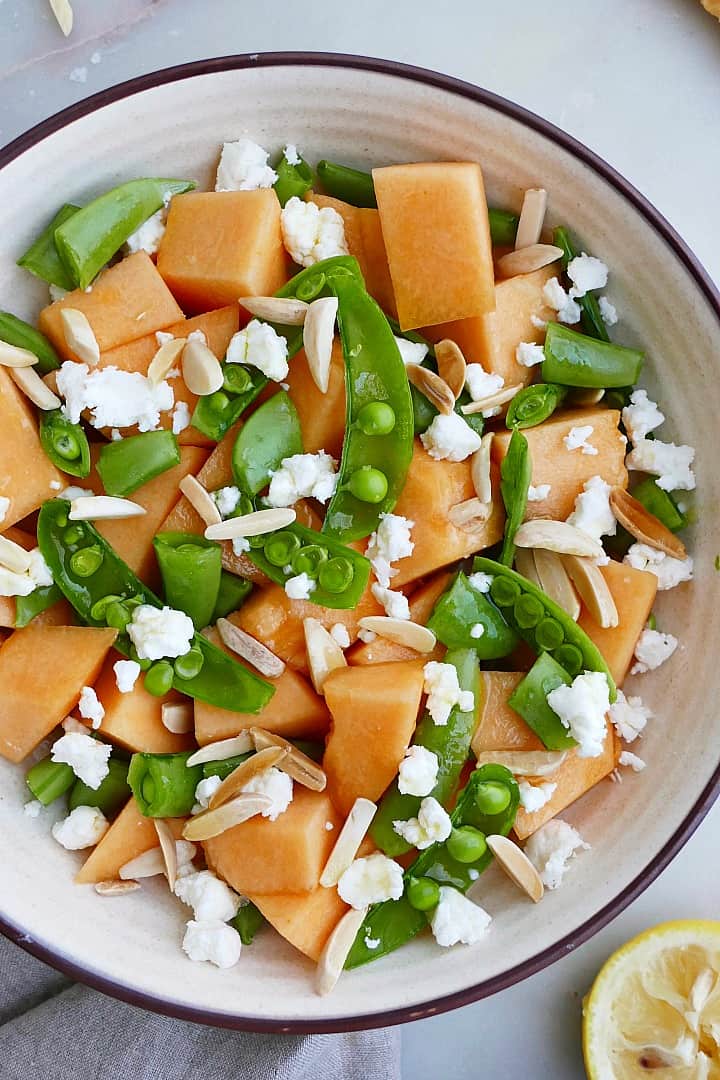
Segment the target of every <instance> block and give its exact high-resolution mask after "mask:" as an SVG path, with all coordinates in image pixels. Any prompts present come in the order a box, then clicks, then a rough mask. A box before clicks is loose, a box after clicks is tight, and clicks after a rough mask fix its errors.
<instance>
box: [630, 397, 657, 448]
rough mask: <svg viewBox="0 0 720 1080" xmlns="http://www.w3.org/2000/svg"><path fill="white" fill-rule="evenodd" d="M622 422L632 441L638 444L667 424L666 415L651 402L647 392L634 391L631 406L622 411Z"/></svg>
mask: <svg viewBox="0 0 720 1080" xmlns="http://www.w3.org/2000/svg"><path fill="white" fill-rule="evenodd" d="M622 422H623V425H624V427H625V430H626V431H627V433H628V435H629V437H630V439H631V441H632V442H634V443H636V442H640V440H641V439H644V438H645V436H646V435H647V434H649V432H651V431H654V430H655V428H658V427H660V425H661V424H663V423H664V422H665V414H664V413H662V412H660V409H659V408H658V407H657V405H656V404H655V402H654V401H651V400H650V398H649V397H648V395H647V390H633V392H632V394H631V395H630V404H629V405H626V406H625V408H624V409H623V411H622Z"/></svg>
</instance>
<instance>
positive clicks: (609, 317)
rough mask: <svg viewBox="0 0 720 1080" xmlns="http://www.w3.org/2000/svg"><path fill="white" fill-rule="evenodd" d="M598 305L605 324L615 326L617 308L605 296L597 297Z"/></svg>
mask: <svg viewBox="0 0 720 1080" xmlns="http://www.w3.org/2000/svg"><path fill="white" fill-rule="evenodd" d="M598 307H599V308H600V314H601V315H602V319H603V322H604V323H605V325H606V326H615V324H616V322H617V321H618V313H617V308H616V307H615V305H614V304H611V303H610V301H609V300H608V298H607V296H599V297H598Z"/></svg>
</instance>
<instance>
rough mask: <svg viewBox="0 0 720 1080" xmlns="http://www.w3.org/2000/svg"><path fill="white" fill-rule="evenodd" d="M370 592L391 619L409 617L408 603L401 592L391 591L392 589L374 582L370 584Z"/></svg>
mask: <svg viewBox="0 0 720 1080" xmlns="http://www.w3.org/2000/svg"><path fill="white" fill-rule="evenodd" d="M372 594H373V596H374V597H375V599H376V600H377V602H378V604H382V606H383V607H384V608H385V614H386V615H389V616H390V618H391V619H409V618H410V605H409V604H408V601H407V597H406V596H404V595H403V593H401V592H393V590H392V589H385V588H383V586H382V585H378V584H375V585H373V586H372Z"/></svg>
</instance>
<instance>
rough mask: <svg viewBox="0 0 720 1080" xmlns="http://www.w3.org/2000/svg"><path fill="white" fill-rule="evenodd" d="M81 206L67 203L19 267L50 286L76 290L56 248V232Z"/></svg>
mask: <svg viewBox="0 0 720 1080" xmlns="http://www.w3.org/2000/svg"><path fill="white" fill-rule="evenodd" d="M79 209H80V207H79V206H73V205H72V203H66V204H65V205H64V206H61V207H60V209H59V210H58V212H57V214H56V215H55V217H54V218H53V219H52V221H51V222H50V224H49V225H47V226H46V227H45V228H44V229H43V231H42V232H41V233H40V235H39V236H38V238H37V240H35V241H34V242H33V243H32V244H31V245H30V247H29V248H28V249H27V251H26V252H25V254H24V255H21V256H20V258H19V259H18V261H17V264H18V266H22V267H23V269H24V270H29V271H30V273H31V274H34V275H35V277H39V278H41V279H42V281H47V283H48V285H57V286H58V287H59V288H61V289H67V290H68V291H69V290H70V289H74V288H75V280H74V278H73V277H72V276H71V275H70V273H69V272H68V270H67V268H66V267H65V265H64V263H63V262H62V260H61V258H60V256H59V255H58V251H57V248H56V247H55V230H56V229H59V228H60V226H61V225H64V224H65V222H66V221H68V220H69V219H70V218H71V217H72V216H73V215H74V214H77V212H78V210H79Z"/></svg>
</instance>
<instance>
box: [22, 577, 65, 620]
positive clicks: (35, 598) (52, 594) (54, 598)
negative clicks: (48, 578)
mask: <svg viewBox="0 0 720 1080" xmlns="http://www.w3.org/2000/svg"><path fill="white" fill-rule="evenodd" d="M58 600H62V593H61V592H60V590H59V589H58V587H57V585H40V586H38V588H37V589H33V591H32V592H31V593H29V594H28V595H27V596H16V597H15V629H16V630H20V629H22V627H23V626H27V624H28V623H30V622H32V620H33V619H34V618H35V616H36V615H39V614H40V613H41V612H42V611H47V609H48V608H49V607H52V606H53V604H57V602H58Z"/></svg>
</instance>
